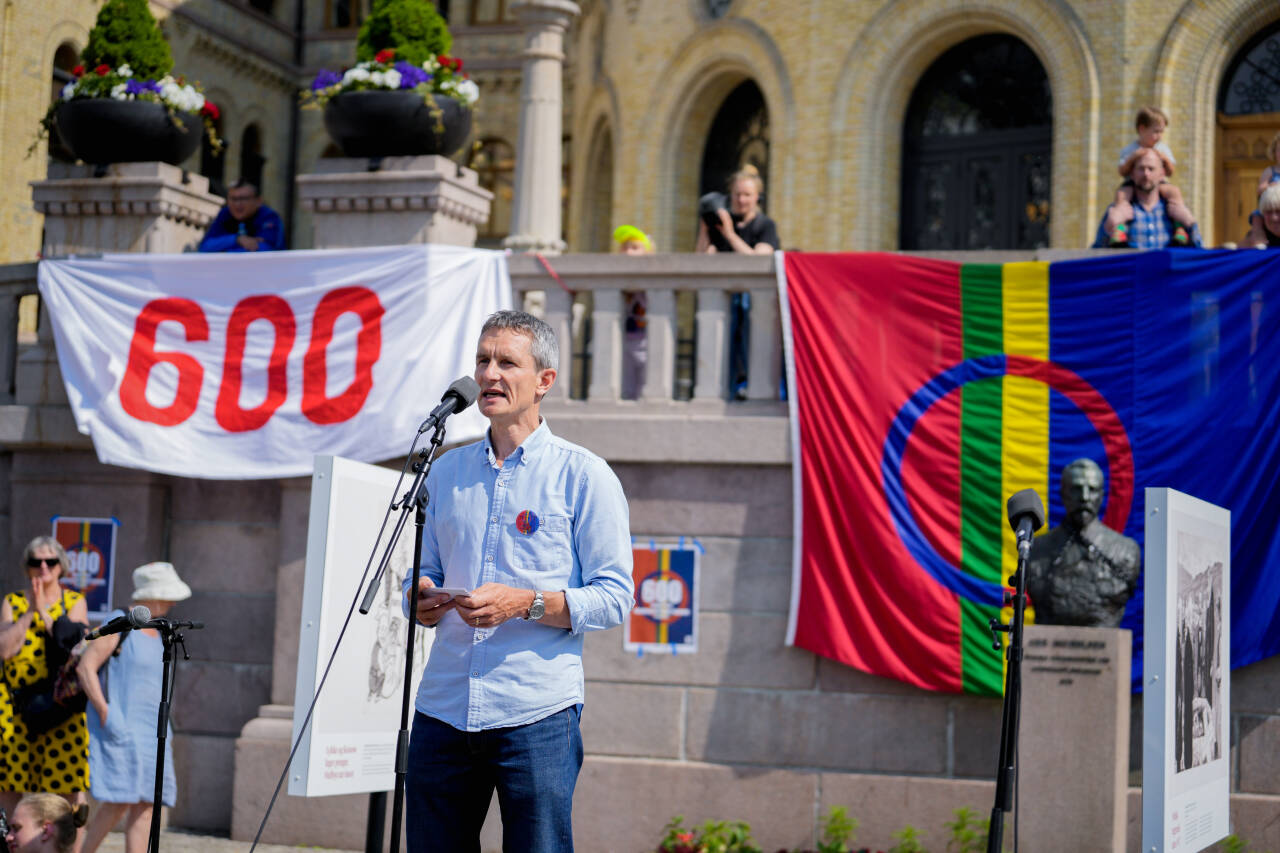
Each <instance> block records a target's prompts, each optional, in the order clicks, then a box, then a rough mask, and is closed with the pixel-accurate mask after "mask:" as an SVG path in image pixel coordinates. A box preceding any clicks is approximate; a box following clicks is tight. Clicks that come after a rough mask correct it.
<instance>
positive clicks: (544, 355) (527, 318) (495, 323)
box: [480, 311, 560, 370]
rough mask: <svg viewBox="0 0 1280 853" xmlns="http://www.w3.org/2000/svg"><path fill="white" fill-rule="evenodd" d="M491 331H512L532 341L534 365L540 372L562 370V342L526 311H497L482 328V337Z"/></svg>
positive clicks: (552, 330) (551, 330)
mask: <svg viewBox="0 0 1280 853" xmlns="http://www.w3.org/2000/svg"><path fill="white" fill-rule="evenodd" d="M490 329H511V330H512V331H515V332H519V333H520V334H522V335H528V336H529V338H530V339H531V340H532V344H531V346H530V349H531V350H532V352H533V364H534V366H535V367H537V368H538V369H539V370H546V369H547V368H548V367H550V368H554V369H556V370H559V369H560V341H559V339H558V338H556V332H555V329H552V328H551V327H550V326H548V325H547V324H546V323H544V322H543V321H542V320H539V319H538V318H537V317H535V316H533V315H532V314H528V313H525V312H524V311H497V312H494V313H493V314H490V315H489V319H487V320H485V321H484V325H483V326H482V327H481V328H480V335H481V337H483V336H484V334H485V333H486V332H488V331H489V330H490Z"/></svg>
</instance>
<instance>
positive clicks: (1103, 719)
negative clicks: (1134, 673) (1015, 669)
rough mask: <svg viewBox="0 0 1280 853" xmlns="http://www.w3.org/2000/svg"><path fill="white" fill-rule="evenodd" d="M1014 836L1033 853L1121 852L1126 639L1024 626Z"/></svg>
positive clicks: (1111, 633) (1116, 631)
mask: <svg viewBox="0 0 1280 853" xmlns="http://www.w3.org/2000/svg"><path fill="white" fill-rule="evenodd" d="M1025 639H1026V642H1025V646H1026V650H1025V657H1024V658H1023V664H1022V680H1023V686H1022V726H1021V733H1020V736H1019V738H1018V745H1019V753H1020V754H1019V757H1018V768H1019V769H1018V776H1019V791H1018V795H1019V796H1018V816H1019V821H1020V823H1021V826H1020V827H1019V831H1018V834H1019V836H1020V837H1021V838H1022V839H1023V840H1024V841H1025V843H1026V847H1027V849H1028V850H1035V851H1037V853H1058V851H1062V853H1067V851H1071V853H1078V851H1081V850H1123V849H1125V824H1126V820H1127V816H1128V810H1127V803H1126V795H1127V791H1128V787H1129V784H1128V776H1129V679H1130V674H1129V668H1130V661H1131V656H1132V651H1133V649H1132V644H1131V637H1130V635H1129V632H1128V631H1127V630H1124V629H1121V628H1079V627H1070V626H1057V625H1028V626H1027V628H1026V635H1025Z"/></svg>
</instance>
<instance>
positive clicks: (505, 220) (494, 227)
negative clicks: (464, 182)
mask: <svg viewBox="0 0 1280 853" xmlns="http://www.w3.org/2000/svg"><path fill="white" fill-rule="evenodd" d="M467 168H470V169H475V170H476V173H477V175H478V177H479V180H480V186H482V187H484V188H485V189H487V190H488V191H489V192H491V193H493V206H492V207H491V208H490V209H489V221H488V222H487V223H485V224H484V226H482V227H481V228H480V230H479V233H477V235H476V245H477V246H481V247H485V248H490V249H496V248H500V247H501V245H502V238H503V237H506V236H507V234H509V233H510V232H511V199H512V196H513V194H514V187H515V180H514V179H515V171H516V153H515V149H514V148H512V147H511V143H509V142H507V141H506V140H505V139H498V138H497V137H489V138H486V139H482V140H480V144H479V145H477V146H475V147H474V148H473V149H471V154H470V156H469V157H468V158H467Z"/></svg>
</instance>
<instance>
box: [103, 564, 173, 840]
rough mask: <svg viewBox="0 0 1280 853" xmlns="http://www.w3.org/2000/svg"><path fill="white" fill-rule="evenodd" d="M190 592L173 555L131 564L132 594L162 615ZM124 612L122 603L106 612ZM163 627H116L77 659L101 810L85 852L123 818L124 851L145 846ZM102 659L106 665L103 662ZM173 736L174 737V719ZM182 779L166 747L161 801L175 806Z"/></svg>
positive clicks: (152, 791)
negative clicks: (178, 779)
mask: <svg viewBox="0 0 1280 853" xmlns="http://www.w3.org/2000/svg"><path fill="white" fill-rule="evenodd" d="M190 597H191V587H189V586H187V585H186V584H185V583H183V582H182V579H181V578H179V577H178V573H177V571H175V570H174V568H173V564H172V563H147V564H146V565H145V566H139V567H138V568H136V569H134V570H133V600H134V603H135V604H141V605H143V606H145V607H146V608H147V609H148V610H150V611H151V616H152V618H157V617H160V616H164V615H165V614H166V613H168V612H169V609H170V608H171V607H173V605H174V604H175V603H176V602H179V601H184V600H186V599H188V598H190ZM122 615H124V611H123V610H118V611H116V612H114V613H112V614H110V615H109V616H108V617H107V619H108V620H110V619H114V618H115V617H116V616H122ZM163 656H164V644H163V643H162V642H161V640H160V632H159V631H156V630H155V629H154V628H141V629H138V630H135V631H131V632H126V633H123V634H111V635H109V636H106V637H102V638H100V639H97V640H94V641H93V642H92V643H90V644H89V648H88V649H87V650H86V651H85V653H84V655H83V656H82V657H81V659H80V668H79V674H80V684H81V685H83V687H84V692H85V695H86V696H87V697H88V698H89V705H90V707H89V709H88V716H89V790H90V791H91V792H92V793H93V797H94V799H95V800H97V801H98V803H99V806H98V810H97V811H96V812H94V814H93V817H92V818H90V820H89V826H88V828H87V829H86V830H85V839H84V846H83V847H82V848H81V853H94V851H95V850H97V848H98V845H99V844H100V843H101V842H102V839H103V838H105V837H106V835H107V833H108V832H110V831H111V828H112V827H113V826H115V825H116V823H117V822H118V821H119V820H120V818H122V817H123V818H124V820H125V822H124V837H125V853H145V851H146V849H147V839H148V835H149V830H150V828H151V807H152V802H151V801H152V798H153V796H154V794H155V785H156V776H155V766H156V716H157V713H158V711H159V707H160V681H161V674H162V672H163V669H164V660H163ZM104 665H105V666H104ZM168 736H169V739H170V740H172V739H173V731H172V727H171V728H170V731H169V734H168ZM177 793H178V784H177V782H176V781H175V779H174V774H173V753H172V752H171V751H166V753H165V763H164V794H163V797H162V800H163V805H166V806H170V807H172V806H173V803H174V800H175V799H176V798H177Z"/></svg>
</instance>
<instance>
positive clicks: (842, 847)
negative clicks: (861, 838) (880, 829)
mask: <svg viewBox="0 0 1280 853" xmlns="http://www.w3.org/2000/svg"><path fill="white" fill-rule="evenodd" d="M857 832H858V819H857V818H852V817H849V810H848V809H846V808H845V807H844V806H832V807H831V809H830V810H829V811H828V812H827V816H826V817H824V818H823V819H822V840H821V841H819V842H818V853H849V842H850V841H853V840H854V839H855V838H856V837H857Z"/></svg>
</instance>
